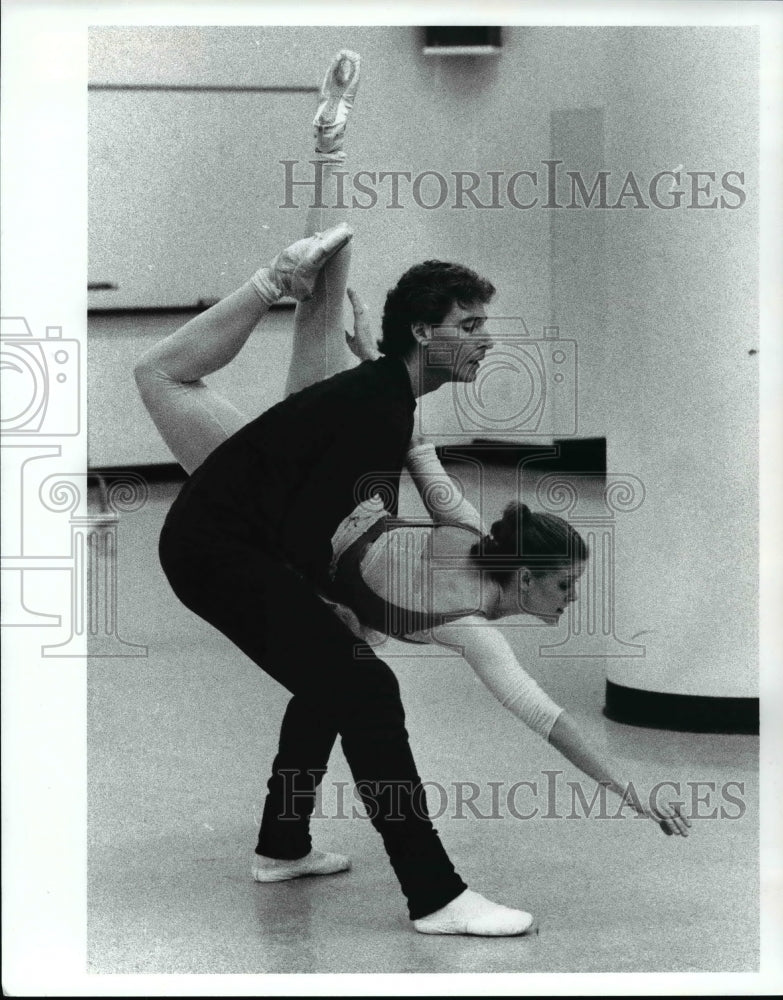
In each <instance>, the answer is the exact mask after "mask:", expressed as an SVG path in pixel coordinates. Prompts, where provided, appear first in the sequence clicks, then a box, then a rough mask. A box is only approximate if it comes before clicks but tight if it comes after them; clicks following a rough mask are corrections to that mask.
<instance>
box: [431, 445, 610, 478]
mask: <svg viewBox="0 0 783 1000" xmlns="http://www.w3.org/2000/svg"><path fill="white" fill-rule="evenodd" d="M437 452H438V455H439V456H440V458H441V460H442V461H446V462H447V461H448V460H449V453H450V452H451V453H454V452H457V453H459V454H463V455H470V456H472V457H473V458H476V459H477V460H480V461H482V462H487V463H491V464H493V465H513V466H516V465H518V464H519V462H520V460H521V459H523V458H524V462H525V468H526V469H540V470H542V471H543V472H573V473H581V474H583V475H592V476H603V477H605V476H606V438H602V437H601V438H562V439H558V440H555V441H554V443H553V444H551V445H544V444H536V443H534V442H519V441H516V442H512V441H503V440H493V439H492V438H474V440H473V441H472V442H471V443H470V444H460V445H440V446H439V447H438V448H437Z"/></svg>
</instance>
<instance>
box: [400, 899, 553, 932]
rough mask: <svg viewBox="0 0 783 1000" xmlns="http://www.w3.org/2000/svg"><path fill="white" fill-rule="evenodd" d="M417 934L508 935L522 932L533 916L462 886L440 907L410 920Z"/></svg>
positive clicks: (527, 927)
mask: <svg viewBox="0 0 783 1000" xmlns="http://www.w3.org/2000/svg"><path fill="white" fill-rule="evenodd" d="M413 926H414V927H415V928H416V930H417V931H418V932H419V933H420V934H474V935H479V936H481V937H511V936H514V935H518V934H525V933H526V932H527V931H529V930H530V928H531V927H532V926H533V917H532V916H531V914H529V913H525V911H524V910H512V909H511V907H509V906H501V905H500V904H499V903H493V902H492V901H491V900H489V899H486V898H485V897H484V896H482V895H480V894H479V893H477V892H473V891H472V889H465V891H464V892H463V893H461V895H459V896H457V898H456V899H452V901H451V902H450V903H447V904H446V905H445V906H444V907H442V908H441V909H440V910H436V911H435V912H434V913H429V914H427V916H426V917H420V918H419V919H418V920H414V921H413Z"/></svg>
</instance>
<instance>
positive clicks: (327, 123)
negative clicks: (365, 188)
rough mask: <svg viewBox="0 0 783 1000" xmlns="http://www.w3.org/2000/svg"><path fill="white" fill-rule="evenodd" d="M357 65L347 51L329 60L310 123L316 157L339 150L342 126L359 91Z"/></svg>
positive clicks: (354, 57) (341, 139)
mask: <svg viewBox="0 0 783 1000" xmlns="http://www.w3.org/2000/svg"><path fill="white" fill-rule="evenodd" d="M360 65H361V60H360V58H359V56H358V55H357V53H356V52H351V51H350V50H349V49H341V50H340V51H339V52H338V53H337V55H336V56H335V57H334V59H332V62H331V64H330V66H329V69H328V70H327V71H326V76H325V77H324V82H323V83H322V85H321V93H320V96H319V98H318V110H317V111H316V114H315V118H314V119H313V130H314V133H315V151H316V153H337V152H339V151H340V150H341V149H342V144H343V136H344V135H345V123H346V121H347V120H348V114H349V112H350V110H351V108H352V107H353V102H354V100H355V99H356V91H357V89H358V87H359V67H360Z"/></svg>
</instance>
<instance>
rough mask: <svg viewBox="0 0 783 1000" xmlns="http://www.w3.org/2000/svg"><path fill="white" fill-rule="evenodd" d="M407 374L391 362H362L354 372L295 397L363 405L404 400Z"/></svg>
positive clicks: (349, 370)
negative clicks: (356, 401) (360, 401)
mask: <svg viewBox="0 0 783 1000" xmlns="http://www.w3.org/2000/svg"><path fill="white" fill-rule="evenodd" d="M407 377H408V376H407V372H406V371H405V369H404V368H402V367H401V365H400V363H399V362H395V361H394V359H390V358H379V359H378V360H377V361H363V362H362V363H361V364H360V365H357V366H356V367H355V368H349V369H348V370H347V371H343V372H338V373H337V374H336V375H332V376H331V377H330V378H327V379H324V381H323V382H317V383H316V384H315V385H312V386H309V387H308V388H307V389H303V390H302V392H301V393H298V394H297V395H298V396H301V397H302V400H303V401H305V400H307V399H308V398H311V399H313V400H315V399H319V398H320V399H339V398H344V399H346V400H347V399H362V400H366V401H368V402H369V401H376V400H377V401H379V402H380V401H391V400H395V399H399V400H406V399H407V397H408V396H410V395H411V393H410V390H409V385H410V383H409V382H407Z"/></svg>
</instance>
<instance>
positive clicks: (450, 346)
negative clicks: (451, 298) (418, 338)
mask: <svg viewBox="0 0 783 1000" xmlns="http://www.w3.org/2000/svg"><path fill="white" fill-rule="evenodd" d="M486 321H487V311H486V309H485V307H484V305H483V304H482V303H481V302H474V303H471V304H468V305H467V306H464V307H463V306H461V305H460V304H459V303H458V302H455V303H454V304H453V305H452V307H451V309H450V310H449V312H448V313H447V314H446V315H445V316H444V317H443V319H442V320H441V322H440V323H437V324H433V325H432V326H428V327H425V329H426V331H427V342H426V347H425V350H426V359H427V360H426V364H427V367H428V368H441V369H446V370H448V372H449V377H450V379H451V381H454V382H473V381H474V380H475V378H476V374H477V372H478V367H479V364H480V363H481V362H482V361H483V360H484V355H485V354H486V353H487V351H488V350H489V349H490V348H491V347H492V346H493V344H492V339H491V337H490V336H489V334H488V333H487V330H486Z"/></svg>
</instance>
